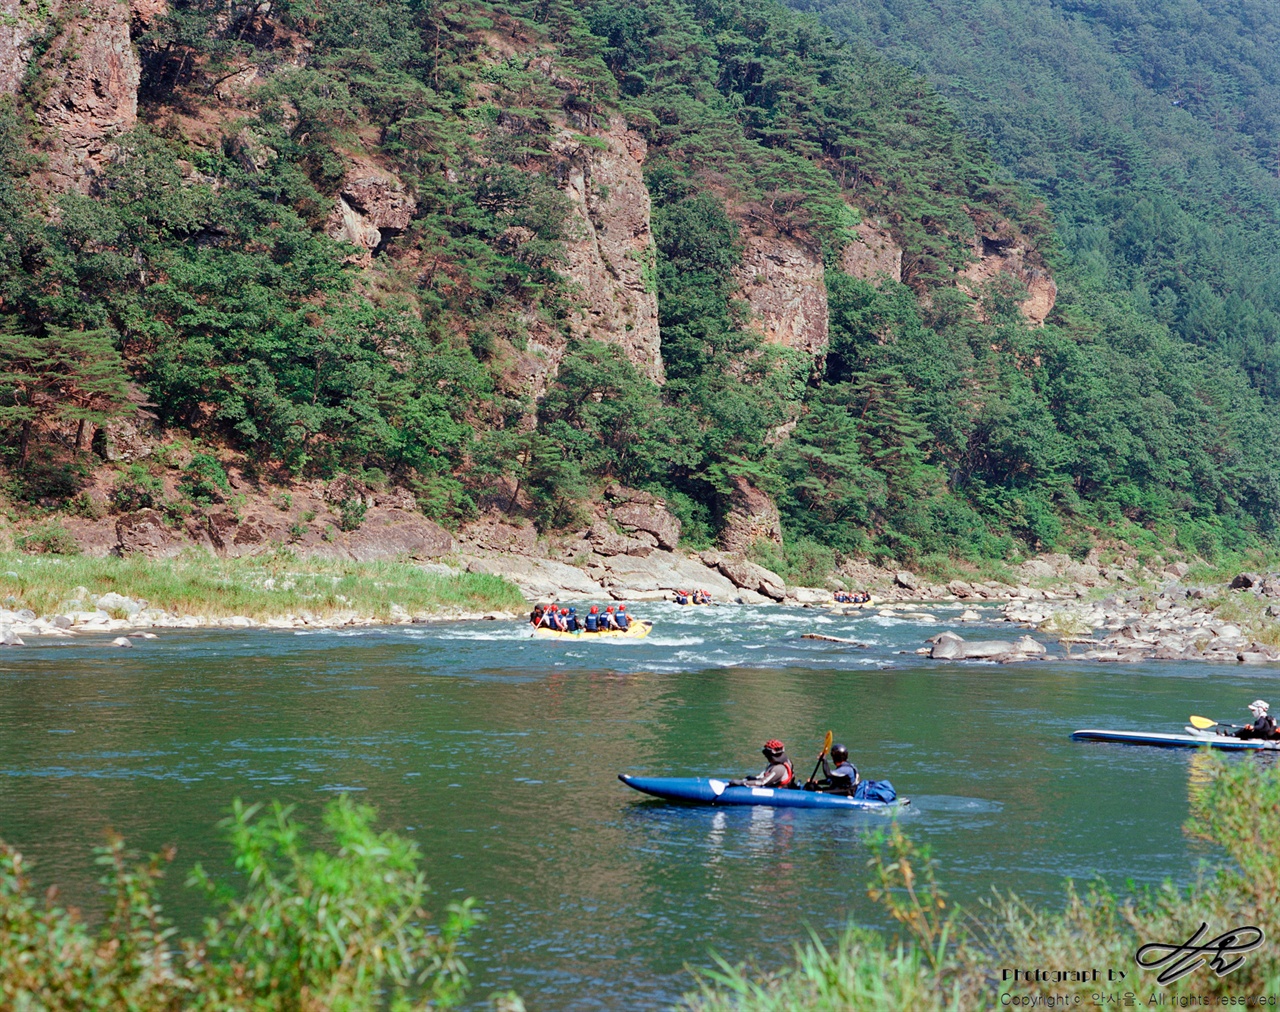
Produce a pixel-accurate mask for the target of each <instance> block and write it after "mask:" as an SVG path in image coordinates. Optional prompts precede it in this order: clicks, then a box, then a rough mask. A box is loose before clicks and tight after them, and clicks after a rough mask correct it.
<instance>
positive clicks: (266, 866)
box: [0, 796, 478, 1012]
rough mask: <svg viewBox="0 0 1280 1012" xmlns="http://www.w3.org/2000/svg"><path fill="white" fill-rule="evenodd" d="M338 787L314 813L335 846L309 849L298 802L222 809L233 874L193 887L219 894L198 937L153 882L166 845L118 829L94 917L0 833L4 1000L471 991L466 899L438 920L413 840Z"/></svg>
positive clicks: (440, 1001)
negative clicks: (180, 925)
mask: <svg viewBox="0 0 1280 1012" xmlns="http://www.w3.org/2000/svg"><path fill="white" fill-rule="evenodd" d="M374 814H375V813H374V810H373V809H372V808H369V807H367V806H364V805H357V804H355V803H353V802H352V801H350V800H349V799H348V798H346V797H345V796H344V797H341V798H338V799H337V800H336V801H333V802H332V803H330V804H329V805H328V806H327V807H326V809H325V811H324V816H323V822H324V827H325V833H326V836H327V837H328V842H329V846H328V847H320V848H316V849H308V848H307V847H305V846H304V838H305V837H304V832H303V828H302V827H301V826H300V825H299V824H298V823H297V822H296V821H295V820H294V819H293V817H292V809H290V808H286V807H283V806H281V805H279V804H274V805H272V806H271V807H270V808H269V809H267V810H266V811H263V810H262V808H261V806H258V805H254V806H250V807H246V806H244V805H243V804H241V803H240V802H239V801H237V802H236V803H235V805H234V808H233V812H232V815H231V817H230V818H229V819H227V820H225V821H224V822H223V823H222V827H223V828H224V830H225V831H226V833H227V836H228V839H229V841H230V844H231V847H232V850H233V853H234V857H235V866H236V869H237V871H238V872H239V873H240V877H238V879H237V882H238V883H241V885H240V888H239V889H237V888H233V887H232V886H231V885H228V884H226V883H218V882H215V881H213V880H212V879H211V877H210V876H209V875H208V873H206V872H205V871H204V870H203V869H202V868H201V867H200V866H199V865H197V866H196V868H195V869H194V870H193V872H192V874H191V876H190V878H189V879H188V885H189V886H195V887H197V888H199V889H201V890H203V891H204V893H205V894H206V896H207V897H208V898H209V900H210V901H211V902H212V904H213V907H214V913H213V916H211V917H209V918H208V919H206V921H205V927H204V932H203V934H202V935H201V936H200V937H198V938H184V939H181V940H179V939H177V938H176V937H175V934H176V929H175V928H174V927H173V926H172V925H171V924H170V923H169V921H168V920H167V918H166V917H165V916H164V912H163V910H162V908H161V905H160V900H159V887H160V883H161V880H162V879H163V877H164V869H165V866H166V865H167V864H168V863H169V862H170V861H172V860H173V857H174V850H173V849H172V848H169V849H167V850H165V851H162V852H161V853H159V854H155V855H152V856H151V857H150V858H149V859H147V860H145V861H143V860H139V859H138V857H137V856H136V855H134V854H132V853H130V852H129V851H127V850H126V849H125V846H124V842H123V841H122V840H121V839H120V838H119V837H113V838H112V839H111V840H110V842H109V843H108V845H107V846H105V847H102V848H98V850H97V854H98V858H97V861H98V864H100V865H102V866H104V867H105V868H106V875H105V876H104V878H103V879H102V882H103V885H104V886H105V887H106V889H107V892H108V894H109V906H108V913H107V916H106V917H105V918H104V919H103V920H102V921H101V923H100V925H99V926H98V927H96V928H93V929H91V928H90V927H89V926H88V925H87V924H86V923H85V921H83V920H82V919H81V918H80V916H79V914H78V913H76V912H75V911H70V910H67V909H64V908H61V907H58V906H56V905H55V902H56V890H50V891H49V892H48V893H46V894H44V895H43V896H41V895H40V894H38V893H37V892H36V890H35V889H34V888H33V885H32V882H31V879H30V877H29V873H28V867H27V865H26V863H25V862H24V861H23V858H22V855H21V854H19V853H18V852H17V851H16V850H14V849H13V848H12V847H9V846H6V845H3V844H0V966H3V967H5V971H4V973H3V974H0V1007H3V1008H7V1009H33V1010H34V1009H40V1010H42V1012H82V1010H90V1009H99V1010H111V1012H117V1010H118V1012H125V1010H128V1012H169V1010H177V1009H190V1010H215V1009H216V1010H219V1012H294V1010H304V1009H311V1010H320V1009H349V1010H355V1009H366V1008H387V1007H390V1008H392V1009H408V1008H411V1007H416V1008H424V1007H426V1006H427V1004H428V1003H429V1004H430V1006H431V1007H436V1008H441V1007H447V1006H450V1005H453V1004H455V1003H456V1002H457V1001H458V1000H460V999H461V997H462V995H463V994H464V993H465V990H466V986H467V969H466V966H465V965H464V964H463V962H462V961H461V959H460V958H459V957H458V953H457V947H458V943H459V941H460V940H461V939H462V937H463V936H464V935H465V933H466V932H467V930H468V929H469V928H470V927H471V926H472V925H473V924H474V923H475V922H476V920H477V919H478V915H477V914H475V913H474V912H473V911H472V901H471V900H465V901H463V902H462V903H459V904H449V905H448V906H446V908H445V915H444V918H443V920H442V921H441V922H440V923H439V924H438V925H437V926H436V927H435V929H434V930H432V929H431V928H430V927H429V922H428V913H427V911H426V910H425V909H424V906H423V904H424V901H425V899H426V896H427V893H428V889H427V884H426V879H425V878H424V876H423V873H422V871H421V869H420V867H419V865H420V855H419V852H418V848H417V846H416V845H415V844H414V843H412V842H411V841H409V840H406V839H404V838H403V837H400V836H397V835H396V834H395V833H391V832H382V833H380V832H378V831H377V830H376V829H374V827H373V820H374Z"/></svg>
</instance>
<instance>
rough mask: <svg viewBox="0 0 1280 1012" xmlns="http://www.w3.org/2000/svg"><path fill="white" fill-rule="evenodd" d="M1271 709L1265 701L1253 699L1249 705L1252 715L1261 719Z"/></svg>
mask: <svg viewBox="0 0 1280 1012" xmlns="http://www.w3.org/2000/svg"><path fill="white" fill-rule="evenodd" d="M1270 709H1271V704H1270V703H1268V702H1267V701H1266V700H1265V699H1255V700H1254V701H1253V702H1252V703H1250V704H1249V710H1250V712H1252V713H1253V714H1255V715H1257V716H1259V717H1261V716H1262V715H1263V714H1264V713H1266V712H1267V711H1268V710H1270Z"/></svg>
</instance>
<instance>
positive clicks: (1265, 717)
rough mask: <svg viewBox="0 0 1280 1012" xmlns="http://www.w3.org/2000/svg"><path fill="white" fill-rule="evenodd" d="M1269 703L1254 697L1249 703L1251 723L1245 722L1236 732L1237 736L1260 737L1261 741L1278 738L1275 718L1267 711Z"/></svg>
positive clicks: (1279, 732) (1279, 734)
mask: <svg viewBox="0 0 1280 1012" xmlns="http://www.w3.org/2000/svg"><path fill="white" fill-rule="evenodd" d="M1269 709H1271V704H1270V703H1268V702H1267V701H1266V700H1263V699H1255V700H1254V701H1253V702H1252V703H1250V704H1249V712H1250V713H1251V714H1253V723H1252V724H1246V725H1245V726H1244V727H1242V728H1240V730H1239V731H1237V732H1236V737H1237V738H1261V739H1262V740H1263V741H1274V740H1275V739H1277V738H1280V731H1277V730H1276V719H1275V717H1273V716H1271V714H1269V713H1267V711H1268V710H1269Z"/></svg>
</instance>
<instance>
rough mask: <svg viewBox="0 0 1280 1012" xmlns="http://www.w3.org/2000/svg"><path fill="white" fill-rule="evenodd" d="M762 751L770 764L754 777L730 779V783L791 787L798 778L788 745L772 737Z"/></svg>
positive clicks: (746, 785) (749, 785)
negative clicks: (788, 756) (788, 754)
mask: <svg viewBox="0 0 1280 1012" xmlns="http://www.w3.org/2000/svg"><path fill="white" fill-rule="evenodd" d="M760 751H761V752H763V753H764V757H765V760H766V761H767V762H768V764H769V765H767V766H766V767H765V768H764V769H763V770H761V771H760V772H759V773H757V774H756V775H755V776H754V777H743V779H741V780H730V781H729V783H731V784H734V785H736V786H738V787H789V786H790V785H791V783H792V782H793V781H794V780H795V778H796V772H795V768H794V767H793V766H792V765H791V760H790V759H788V758H787V746H786V745H784V744H782V742H780V741H778V739H777V738H770V739H769V740H768V741H766V742H765V743H764V746H763V747H762V748H761V749H760Z"/></svg>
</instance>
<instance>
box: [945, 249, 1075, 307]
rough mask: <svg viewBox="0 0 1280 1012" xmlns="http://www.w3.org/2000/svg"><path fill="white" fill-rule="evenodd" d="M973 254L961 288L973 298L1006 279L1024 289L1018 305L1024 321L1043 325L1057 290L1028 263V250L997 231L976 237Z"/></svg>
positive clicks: (1040, 272) (1040, 270)
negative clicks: (972, 260)
mask: <svg viewBox="0 0 1280 1012" xmlns="http://www.w3.org/2000/svg"><path fill="white" fill-rule="evenodd" d="M973 252H974V255H975V256H976V257H977V258H978V259H977V262H976V263H973V264H970V265H969V267H968V268H967V269H966V270H965V271H964V272H963V273H962V274H961V275H960V278H959V281H958V284H959V286H960V288H961V289H962V290H963V291H966V292H968V293H969V294H970V295H973V296H975V297H976V296H978V295H979V294H980V292H981V289H982V288H983V287H984V286H986V285H987V284H989V283H990V282H992V281H995V280H996V279H998V278H999V277H1000V276H1001V275H1007V276H1008V277H1010V278H1012V279H1014V280H1016V281H1017V282H1019V283H1021V284H1022V285H1023V286H1024V287H1025V288H1026V296H1025V297H1024V298H1023V300H1022V301H1021V302H1020V303H1019V308H1020V309H1021V311H1022V315H1023V317H1025V318H1026V321H1027V322H1028V323H1030V324H1032V325H1036V326H1038V325H1039V324H1042V323H1044V321H1045V318H1046V317H1047V316H1048V315H1049V313H1050V312H1051V311H1052V310H1053V305H1054V302H1055V301H1056V300H1057V298H1058V286H1057V285H1056V284H1055V283H1054V280H1053V278H1052V277H1050V275H1049V272H1048V271H1046V270H1044V269H1043V268H1040V267H1037V266H1034V265H1033V264H1029V263H1027V261H1026V253H1027V250H1026V249H1025V248H1024V247H1022V246H1019V245H1016V243H1015V241H1014V240H1013V239H1011V238H1010V237H1008V236H1006V235H1004V234H1003V233H1001V232H999V231H996V232H991V233H988V234H985V235H980V236H978V239H977V242H976V244H975V245H974V248H973ZM979 316H981V311H979Z"/></svg>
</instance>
